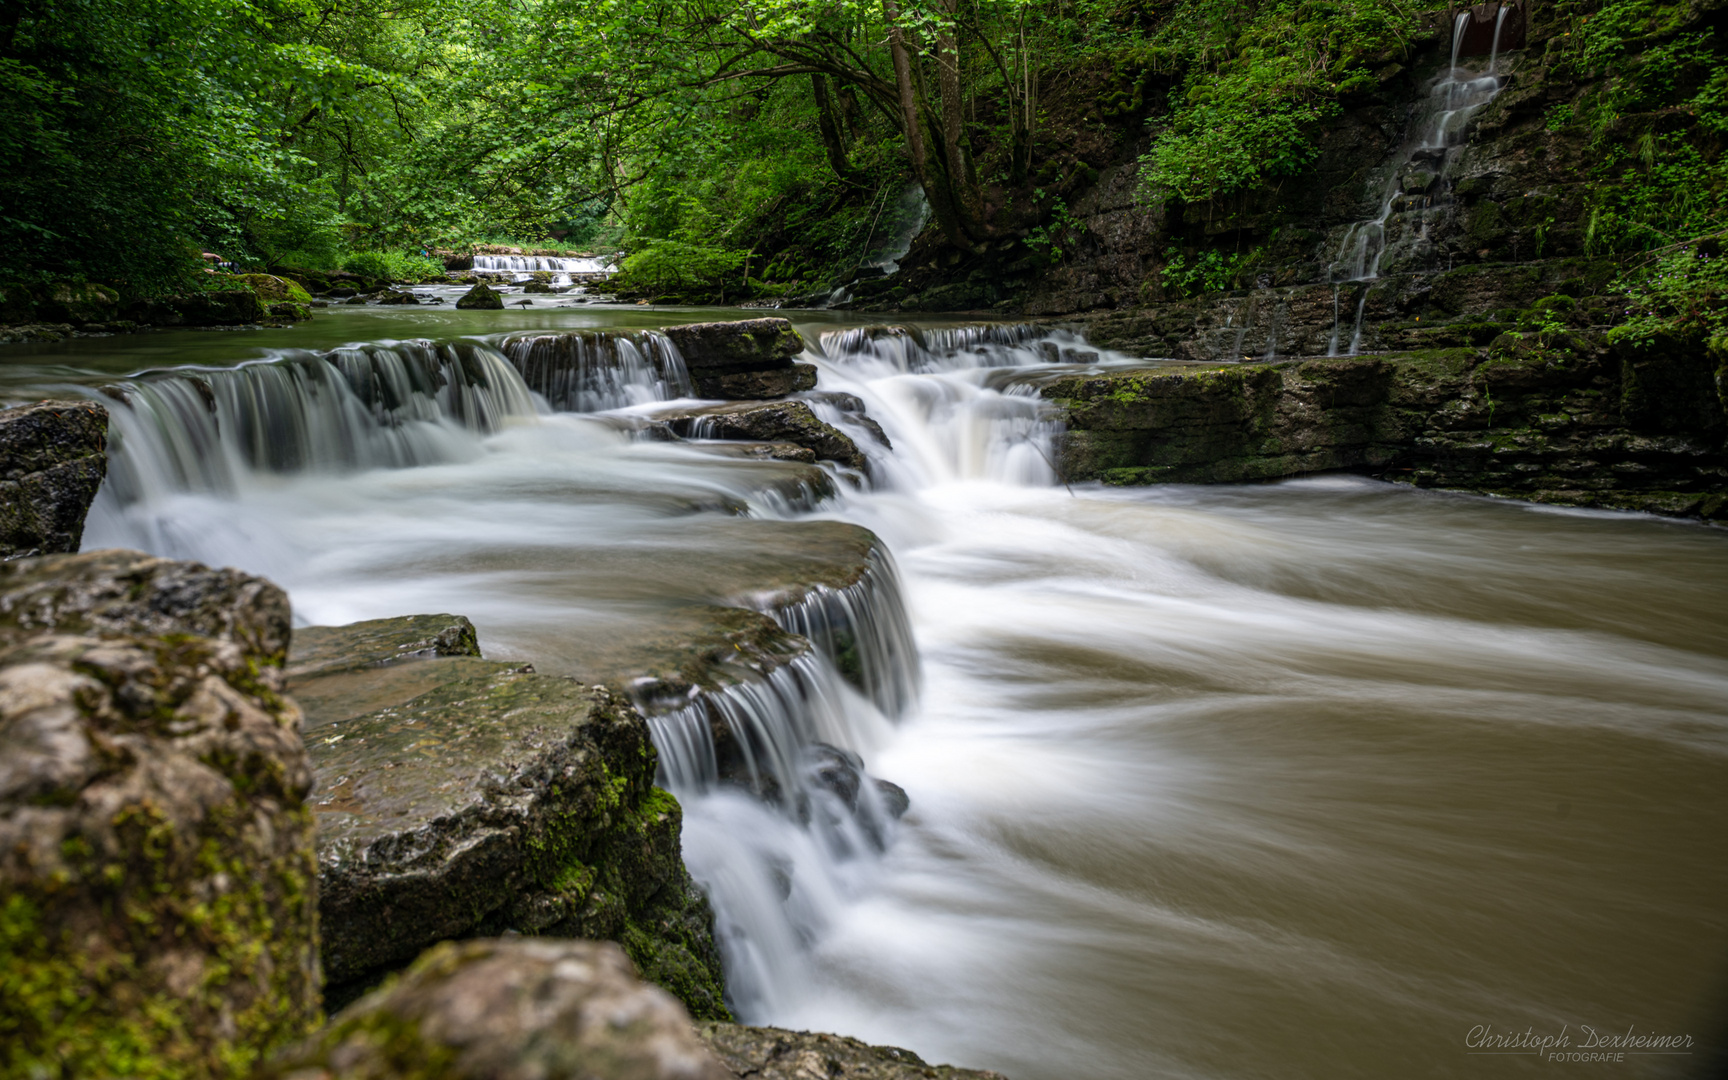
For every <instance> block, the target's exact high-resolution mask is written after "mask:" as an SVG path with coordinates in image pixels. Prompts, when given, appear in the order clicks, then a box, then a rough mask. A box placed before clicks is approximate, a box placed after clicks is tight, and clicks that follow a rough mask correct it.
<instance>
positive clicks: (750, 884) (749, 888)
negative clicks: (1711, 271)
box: [648, 654, 905, 1016]
mask: <svg viewBox="0 0 1728 1080" xmlns="http://www.w3.org/2000/svg"><path fill="white" fill-rule="evenodd" d="M648 723H649V727H650V729H651V731H652V734H653V738H654V745H655V747H656V749H657V750H658V751H659V755H660V777H659V781H658V782H659V783H660V784H661V785H662V786H663V787H665V788H666V789H667V790H669V791H671V792H672V793H673V794H675V795H677V796H678V798H679V801H680V802H682V803H683V804H684V806H685V808H686V813H685V840H684V857H685V860H686V862H687V863H688V864H689V866H690V870H691V873H692V874H694V875H695V876H696V878H697V880H698V881H701V882H702V883H703V884H704V886H705V887H706V889H707V892H708V896H709V900H710V902H711V903H712V905H713V907H714V915H715V922H716V924H717V929H718V931H719V935H718V936H719V938H720V947H721V951H722V954H723V956H724V959H725V965H726V975H727V980H726V981H727V987H726V989H727V998H728V1000H729V1002H730V1003H731V1004H732V1006H733V1008H734V1009H735V1010H737V1011H738V1012H739V1013H740V1014H742V1015H745V1016H751V1015H761V1014H763V1013H765V1012H771V1011H774V1010H776V1009H780V1008H784V1007H785V1006H786V1005H787V1004H789V1003H790V1002H791V1001H795V1000H796V998H797V995H798V993H799V991H800V989H801V988H802V987H803V986H805V985H806V984H807V982H808V980H809V978H810V974H811V972H810V961H809V944H810V942H812V941H813V940H815V939H816V938H817V937H819V936H820V933H821V931H822V929H823V928H824V926H825V924H826V923H827V922H828V921H829V919H830V917H831V915H832V913H833V912H834V911H835V910H836V909H837V908H838V907H839V906H840V905H841V903H842V902H843V899H844V898H845V897H847V896H848V895H849V894H855V893H857V892H860V891H862V890H863V889H864V888H866V887H867V886H868V882H869V881H870V879H871V878H872V877H873V876H874V873H875V870H874V866H875V862H876V857H877V856H878V855H879V854H880V853H881V852H882V851H884V850H885V849H886V848H887V846H888V845H889V843H890V842H891V840H892V833H893V829H894V819H895V818H896V817H897V816H898V814H899V813H900V812H902V811H903V810H904V807H905V803H904V794H903V793H900V792H899V789H898V788H893V787H891V786H884V785H882V784H881V783H880V782H878V781H875V780H872V779H871V778H870V777H869V776H868V775H867V774H866V773H865V772H864V762H863V759H862V758H861V757H860V756H859V755H858V753H857V752H856V750H855V749H853V748H855V747H866V748H869V747H873V746H875V745H877V744H878V743H879V742H880V741H881V740H882V738H883V737H884V734H885V731H886V728H887V720H886V719H885V718H884V717H883V716H882V714H881V713H880V712H879V711H877V710H876V709H875V708H874V707H872V706H871V705H870V703H869V702H867V701H865V700H864V699H863V698H862V697H860V696H859V695H858V694H857V693H855V692H854V691H853V690H852V688H851V687H849V686H847V685H845V684H844V683H843V682H842V681H841V680H840V679H839V677H838V676H837V674H836V673H835V670H834V668H833V666H832V665H831V664H828V663H826V662H824V661H822V660H819V659H818V658H817V657H815V656H814V655H810V654H806V655H805V656H802V657H799V658H798V659H795V660H793V661H792V662H790V663H788V664H786V665H784V666H782V667H780V668H779V669H777V670H776V671H774V672H773V673H772V674H771V675H770V676H769V677H768V678H767V679H764V680H762V681H760V682H753V683H746V684H741V685H737V686H731V687H727V688H725V689H723V690H719V691H713V692H709V693H705V694H702V695H700V696H699V697H698V698H697V699H696V700H695V701H693V702H692V703H691V704H689V705H686V706H684V707H683V708H681V709H678V710H676V711H673V712H670V713H665V714H662V715H657V716H650V718H649V721H648Z"/></svg>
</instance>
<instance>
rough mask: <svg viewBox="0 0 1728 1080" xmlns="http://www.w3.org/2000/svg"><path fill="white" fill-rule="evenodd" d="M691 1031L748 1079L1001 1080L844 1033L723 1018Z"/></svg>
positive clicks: (987, 1073)
mask: <svg viewBox="0 0 1728 1080" xmlns="http://www.w3.org/2000/svg"><path fill="white" fill-rule="evenodd" d="M696 1033H697V1034H698V1035H699V1036H701V1038H702V1041H703V1042H705V1043H707V1044H708V1047H709V1049H711V1050H712V1051H713V1052H714V1055H715V1056H716V1057H718V1058H719V1059H720V1062H721V1064H723V1065H725V1066H726V1068H727V1069H728V1070H730V1072H731V1073H732V1075H734V1076H739V1077H749V1078H750V1080H830V1078H832V1080H1005V1078H1004V1077H1003V1076H1002V1074H1001V1073H995V1072H987V1071H982V1070H979V1069H957V1068H955V1067H954V1066H952V1065H931V1064H929V1063H927V1062H926V1061H925V1060H924V1059H923V1058H921V1057H919V1056H918V1055H917V1054H914V1053H913V1052H912V1051H910V1050H902V1049H900V1048H899V1047H897V1046H871V1045H870V1044H869V1043H865V1042H860V1041H859V1040H857V1039H852V1038H848V1037H846V1036H844V1035H827V1034H824V1033H822V1032H811V1031H786V1030H784V1029H782V1028H770V1027H746V1026H744V1025H743V1024H727V1023H706V1024H698V1025H697V1027H696Z"/></svg>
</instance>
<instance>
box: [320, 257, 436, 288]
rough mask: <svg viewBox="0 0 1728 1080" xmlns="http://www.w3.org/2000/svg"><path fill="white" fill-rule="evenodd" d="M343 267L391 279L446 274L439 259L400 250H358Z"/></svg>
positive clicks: (410, 279) (406, 279) (354, 272)
mask: <svg viewBox="0 0 1728 1080" xmlns="http://www.w3.org/2000/svg"><path fill="white" fill-rule="evenodd" d="M342 269H344V270H346V271H348V272H349V273H350V274H359V275H360V276H361V277H366V278H376V279H387V280H390V281H418V280H420V279H421V278H428V277H441V276H443V274H444V264H443V263H441V262H439V261H438V260H437V259H429V258H427V257H426V256H424V255H409V254H405V253H403V252H399V251H360V252H356V253H355V254H353V255H350V256H348V257H347V258H346V259H344V260H342Z"/></svg>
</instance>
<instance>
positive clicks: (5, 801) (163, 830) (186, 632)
mask: <svg viewBox="0 0 1728 1080" xmlns="http://www.w3.org/2000/svg"><path fill="white" fill-rule="evenodd" d="M287 632H288V605H287V601H286V598H285V597H284V596H283V595H282V593H281V591H280V590H278V589H276V588H275V586H273V585H270V584H269V583H268V582H265V581H262V580H260V579H258V578H252V577H248V576H247V575H244V574H238V573H235V572H233V571H213V570H210V569H208V568H206V567H203V566H199V565H198V564H195V563H174V562H169V561H168V560H163V559H152V558H149V557H147V556H143V555H140V554H138V553H136V552H103V553H98V554H96V555H68V556H52V557H48V558H41V559H25V560H19V561H16V562H13V563H8V564H5V565H4V566H0V897H4V900H3V905H0V911H3V918H0V972H4V975H3V976H0V1031H3V1032H4V1038H3V1039H0V1073H4V1074H5V1075H8V1076H41V1077H54V1078H59V1077H67V1078H70V1077H81V1076H118V1075H127V1076H184V1077H198V1078H202V1077H228V1076H240V1075H245V1074H246V1073H247V1072H248V1070H249V1067H250V1066H251V1064H252V1063H253V1062H255V1061H256V1060H257V1059H258V1058H259V1057H260V1056H262V1055H264V1054H267V1053H268V1052H270V1051H271V1050H273V1049H274V1048H275V1047H277V1046H280V1045H282V1044H283V1043H285V1042H287V1041H290V1040H293V1039H297V1038H299V1037H301V1036H302V1035H304V1034H305V1032H306V1031H307V1030H308V1028H309V1027H310V1025H311V1023H312V1022H313V1021H314V1020H315V1019H316V1018H317V1015H318V1009H319V996H318V982H319V979H318V963H317V943H316V928H317V922H316V909H317V876H316V864H315V861H314V857H313V849H312V818H311V814H310V813H309V811H308V810H307V808H306V806H305V798H306V795H307V792H308V790H309V789H310V787H311V783H312V771H311V768H310V765H309V763H308V761H307V758H306V754H305V750H304V747H303V746H302V744H301V740H300V732H299V723H300V715H299V711H298V710H297V709H296V708H295V706H294V704H293V702H292V701H290V700H289V699H288V698H287V697H285V696H284V695H283V694H282V693H281V673H280V670H279V668H278V666H277V665H279V664H280V662H281V659H282V653H283V650H284V648H285V646H286V644H287Z"/></svg>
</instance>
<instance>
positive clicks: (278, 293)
mask: <svg viewBox="0 0 1728 1080" xmlns="http://www.w3.org/2000/svg"><path fill="white" fill-rule="evenodd" d="M236 279H237V280H239V281H243V282H245V283H246V286H247V287H248V288H250V289H251V290H252V291H253V292H255V293H257V294H258V299H259V300H260V301H262V302H263V304H264V305H265V306H266V307H268V306H269V305H271V304H281V303H288V304H310V303H311V302H312V294H311V293H308V292H307V291H306V290H305V289H303V288H301V287H300V284H299V283H298V282H296V281H293V280H290V279H289V278H285V277H278V276H276V275H275V274H238V275H236Z"/></svg>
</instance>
